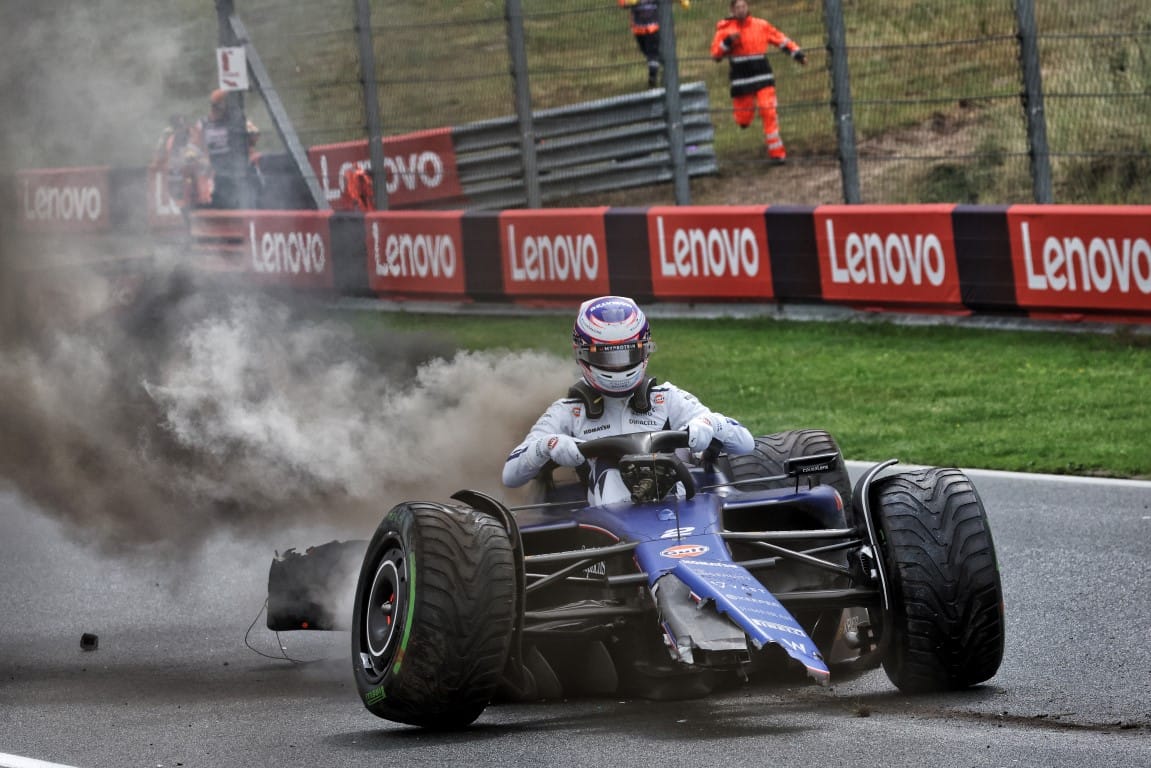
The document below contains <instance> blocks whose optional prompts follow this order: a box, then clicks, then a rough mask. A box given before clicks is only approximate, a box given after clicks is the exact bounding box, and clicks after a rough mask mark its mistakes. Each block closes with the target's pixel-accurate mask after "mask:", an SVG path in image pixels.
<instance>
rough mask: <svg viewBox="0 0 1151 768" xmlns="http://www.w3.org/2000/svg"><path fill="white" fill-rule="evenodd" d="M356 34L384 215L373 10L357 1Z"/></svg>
mask: <svg viewBox="0 0 1151 768" xmlns="http://www.w3.org/2000/svg"><path fill="white" fill-rule="evenodd" d="M356 31H357V41H358V43H359V46H360V82H361V83H362V84H363V86H364V114H365V116H366V117H367V119H368V157H369V158H370V159H371V162H372V194H373V195H374V197H375V200H374V201H373V202H374V203H375V207H376V210H377V211H386V210H388V171H387V169H386V168H385V167H384V141H383V136H382V135H381V133H380V96H379V90H378V88H377V87H376V53H375V51H374V50H373V48H372V6H371V3H370V1H369V0H356ZM337 182H338V180H337Z"/></svg>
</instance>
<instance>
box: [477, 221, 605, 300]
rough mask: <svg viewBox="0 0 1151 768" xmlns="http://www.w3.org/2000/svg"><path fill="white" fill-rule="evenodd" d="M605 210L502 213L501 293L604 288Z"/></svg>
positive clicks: (565, 292)
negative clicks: (502, 291) (502, 288)
mask: <svg viewBox="0 0 1151 768" xmlns="http://www.w3.org/2000/svg"><path fill="white" fill-rule="evenodd" d="M605 210H606V209H605V208H588V209H578V210H574V209H573V210H546V211H504V212H503V213H501V214H500V249H501V253H502V259H501V261H502V264H503V277H504V291H505V293H507V294H509V295H512V296H540V295H546V296H581V297H582V296H586V295H589V294H592V295H594V294H596V293H607V292H608V269H607V258H606V257H607V239H606V237H605V236H604V223H603V213H604V211H605Z"/></svg>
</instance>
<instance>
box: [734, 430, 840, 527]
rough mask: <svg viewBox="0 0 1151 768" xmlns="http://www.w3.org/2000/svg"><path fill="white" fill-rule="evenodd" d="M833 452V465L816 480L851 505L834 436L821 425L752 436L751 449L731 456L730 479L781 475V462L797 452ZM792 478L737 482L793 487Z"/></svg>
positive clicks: (751, 485)
mask: <svg viewBox="0 0 1151 768" xmlns="http://www.w3.org/2000/svg"><path fill="white" fill-rule="evenodd" d="M833 451H834V452H835V453H836V454H838V455H839V458H838V459H837V461H836V465H835V469H834V470H833V471H831V472H828V473H825V474H823V475H822V476H821V477H820V482H821V483H824V484H825V485H830V486H831V487H833V488H835V490H837V491H839V495H840V496H841V497H842V498H843V505H844V508H845V509H848V510H849V509H851V476H850V475H849V474H848V472H847V466H846V465H845V464H844V463H843V453H842V452H840V450H839V445H838V444H837V443H836V442H835V438H834V437H832V436H831V435H830V434H829V433H827V432H825V431H823V430H822V429H795V430H792V431H790V432H779V433H777V434H774V435H765V436H761V437H757V438H755V449H754V450H753V451H752V452H751V453H747V454H744V455H742V456H731V457H729V459H728V461H729V462H730V465H731V473H732V479H733V480H750V479H754V478H756V477H765V476H766V477H771V476H778V475H782V474H783V473H784V472H783V463H784V462H785V461H786V460H788V459H791V458H795V457H797V456H815V455H817V454H820V453H831V452H833ZM794 486H795V481H794V480H792V479H790V478H789V479H786V480H773V481H769V482H764V483H748V484H746V485H742V486H740V488H743V489H745V490H759V491H762V490H770V489H773V488H789V487H794Z"/></svg>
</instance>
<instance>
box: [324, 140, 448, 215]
mask: <svg viewBox="0 0 1151 768" xmlns="http://www.w3.org/2000/svg"><path fill="white" fill-rule="evenodd" d="M383 144H384V184H385V188H386V189H387V192H388V206H389V207H403V206H405V205H412V204H416V203H425V202H430V201H436V200H450V199H454V198H458V197H460V196H461V195H462V194H463V189H462V188H461V187H460V177H459V171H458V170H457V168H456V152H455V148H454V147H453V145H452V134H451V129H450V128H440V129H436V130H431V131H418V132H416V133H407V134H403V135H401V136H388V137H386V138H384V139H383ZM308 160H309V161H310V162H311V164H312V169H313V170H314V171H315V172H316V175H317V176H318V177H319V179H320V184H321V186H322V187H323V189H324V195H325V197H327V199H328V202H329V203H330V204H331V205H332V207H333V208H335V209H337V210H341V209H346V208H348V207H350V206H349V205H348V204H347V203H345V202H343V201H342V198H341V196H342V195H343V192H344V187H343V185H344V174H346V173H347V172H348V171H350V170H352V169H353V168H357V167H358V168H366V169H369V170H370V169H371V167H372V163H371V159H370V153H369V151H368V141H367V139H361V140H359V141H348V142H342V143H340V144H325V145H320V146H315V147H311V148H309V149H308Z"/></svg>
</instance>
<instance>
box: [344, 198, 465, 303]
mask: <svg viewBox="0 0 1151 768" xmlns="http://www.w3.org/2000/svg"><path fill="white" fill-rule="evenodd" d="M460 216H461V214H460V213H458V212H451V213H439V212H436V213H433V212H427V213H423V212H411V213H396V212H388V211H381V212H378V213H370V214H368V215H367V216H366V217H365V222H366V235H367V251H368V284H369V286H370V287H371V288H372V290H373V291H376V292H377V293H416V294H423V295H426V294H434V295H450V296H460V295H463V294H464V293H465V291H466V286H465V281H464V259H463V234H462V231H461V225H460Z"/></svg>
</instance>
